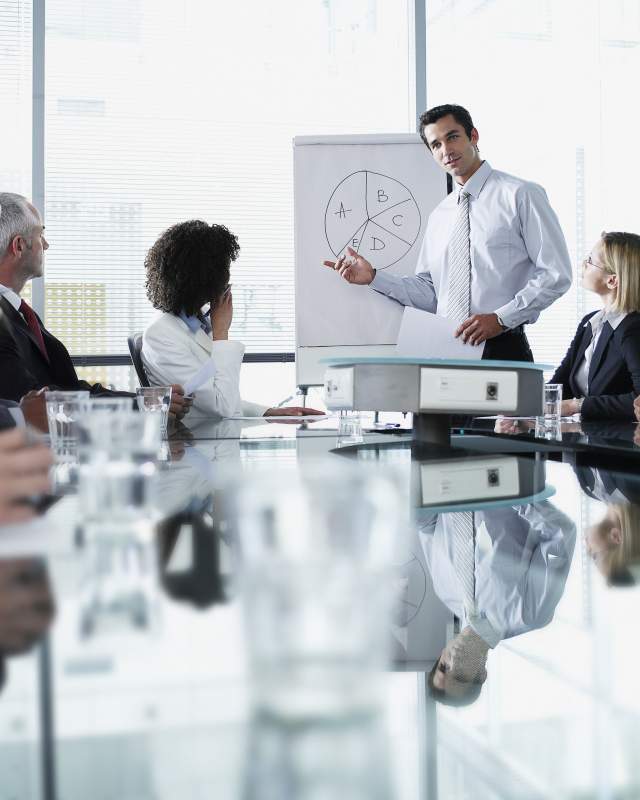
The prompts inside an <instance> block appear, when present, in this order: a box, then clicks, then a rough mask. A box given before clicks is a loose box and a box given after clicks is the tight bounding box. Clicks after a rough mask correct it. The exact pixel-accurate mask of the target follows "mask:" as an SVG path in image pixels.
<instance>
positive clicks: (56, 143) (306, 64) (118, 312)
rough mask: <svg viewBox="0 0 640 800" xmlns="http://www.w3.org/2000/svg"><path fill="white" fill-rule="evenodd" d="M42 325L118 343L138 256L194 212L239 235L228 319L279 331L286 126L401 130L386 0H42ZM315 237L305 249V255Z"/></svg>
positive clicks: (137, 318) (134, 323)
mask: <svg viewBox="0 0 640 800" xmlns="http://www.w3.org/2000/svg"><path fill="white" fill-rule="evenodd" d="M46 13H47V19H46V26H47V27H46V152H45V177H46V209H45V214H46V225H47V232H48V239H49V242H50V245H51V248H50V250H49V252H48V254H47V265H46V318H47V324H48V326H49V327H50V328H52V330H53V331H54V332H55V333H56V334H57V335H58V336H59V337H60V338H61V339H63V340H64V341H65V342H66V343H67V345H68V346H69V349H70V350H71V352H72V353H76V354H117V353H125V352H126V337H127V335H128V334H130V333H132V332H133V331H136V330H141V329H142V328H144V326H145V325H146V324H147V322H148V321H149V319H150V317H151V315H152V313H153V309H151V307H150V305H149V303H148V302H147V300H146V295H145V289H144V268H143V263H144V257H145V253H146V251H147V249H148V248H149V247H150V246H151V244H152V243H153V241H154V240H155V239H156V237H157V236H158V235H159V234H160V233H161V232H162V231H163V230H164V229H166V228H167V227H168V226H170V225H172V224H174V223H176V222H179V221H182V220H187V219H193V218H200V219H204V220H207V221H209V222H217V223H223V224H225V225H226V226H227V227H228V228H229V229H230V230H231V231H233V232H234V233H235V234H236V235H237V236H238V238H239V241H240V246H241V253H240V257H239V260H238V261H237V262H236V263H235V265H233V266H232V282H233V296H234V321H233V327H232V331H231V333H232V335H233V336H234V338H238V339H240V340H242V341H243V342H244V343H245V344H246V346H247V351H248V352H283V351H289V352H290V351H292V350H293V348H294V307H293V305H294V286H293V261H294V255H293V241H294V237H293V196H292V191H293V174H292V138H293V137H294V136H295V135H298V134H313V133H344V132H349V133H351V132H356V133H357V132H378V131H409V130H412V129H413V127H414V122H413V107H412V106H413V103H412V97H411V95H410V83H411V81H410V74H409V69H410V59H409V20H408V15H407V4H405V3H398V2H396V0H306V1H305V2H303V3H301V2H299V0H278V1H277V2H264V0H245V1H244V2H241V3H211V2H210V0H153V2H151V1H150V0H147V2H145V1H144V0H111V1H110V2H109V3H105V2H103V0H47V6H46ZM326 256H327V254H326V253H318V265H319V266H318V268H319V269H320V268H321V266H320V265H321V261H322V259H323V258H325V257H326Z"/></svg>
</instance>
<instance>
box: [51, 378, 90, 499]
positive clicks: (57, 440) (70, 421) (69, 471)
mask: <svg viewBox="0 0 640 800" xmlns="http://www.w3.org/2000/svg"><path fill="white" fill-rule="evenodd" d="M45 403H46V408H47V421H48V423H49V436H50V439H51V449H52V451H53V454H54V457H55V463H54V466H53V474H52V481H53V485H54V491H56V492H57V493H65V492H68V491H72V490H74V489H75V486H76V483H77V479H78V420H79V419H80V417H81V416H82V414H84V413H85V411H86V408H87V404H88V403H89V392H88V391H85V390H82V391H70V392H64V391H50V392H45Z"/></svg>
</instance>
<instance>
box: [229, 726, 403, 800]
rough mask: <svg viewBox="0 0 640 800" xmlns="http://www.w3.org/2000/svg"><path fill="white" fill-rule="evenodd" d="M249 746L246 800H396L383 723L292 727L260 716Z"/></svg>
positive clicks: (246, 761)
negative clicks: (322, 799)
mask: <svg viewBox="0 0 640 800" xmlns="http://www.w3.org/2000/svg"><path fill="white" fill-rule="evenodd" d="M248 746H249V752H248V757H247V758H246V759H245V777H244V791H243V792H242V797H243V798H244V800H273V798H278V800H281V799H286V798H293V797H295V799H296V800H319V798H331V800H390V798H392V797H393V796H394V793H393V788H392V783H391V776H390V770H389V757H388V753H389V743H388V736H387V731H386V730H385V725H384V721H383V719H381V718H379V717H370V716H367V717H364V718H362V717H353V718H347V719H344V718H341V719H336V720H326V719H322V720H315V721H314V720H311V721H305V724H304V725H291V724H289V723H288V722H287V721H286V720H279V719H274V718H273V717H271V716H269V715H266V714H256V715H254V717H253V719H252V721H251V725H250V728H249V734H248ZM294 787H295V788H294Z"/></svg>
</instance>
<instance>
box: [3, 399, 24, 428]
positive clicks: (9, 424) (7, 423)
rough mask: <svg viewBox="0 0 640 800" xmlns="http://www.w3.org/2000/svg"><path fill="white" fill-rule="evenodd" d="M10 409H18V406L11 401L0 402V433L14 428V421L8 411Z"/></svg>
mask: <svg viewBox="0 0 640 800" xmlns="http://www.w3.org/2000/svg"><path fill="white" fill-rule="evenodd" d="M10 408H20V406H19V405H18V403H14V402H13V400H0V431H4V430H6V429H7V428H15V427H16V421H15V419H14V418H13V416H12V415H11V413H10V411H9V409H10Z"/></svg>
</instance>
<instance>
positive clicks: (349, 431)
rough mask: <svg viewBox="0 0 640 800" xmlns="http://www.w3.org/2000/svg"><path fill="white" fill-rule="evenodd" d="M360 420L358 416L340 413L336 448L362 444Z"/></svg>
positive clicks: (346, 412) (345, 412) (344, 412)
mask: <svg viewBox="0 0 640 800" xmlns="http://www.w3.org/2000/svg"><path fill="white" fill-rule="evenodd" d="M362 442H364V436H363V435H362V420H361V418H360V415H359V414H351V413H349V412H348V411H342V412H341V413H340V418H339V420H338V441H337V446H338V447H347V446H348V445H351V444H362Z"/></svg>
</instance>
